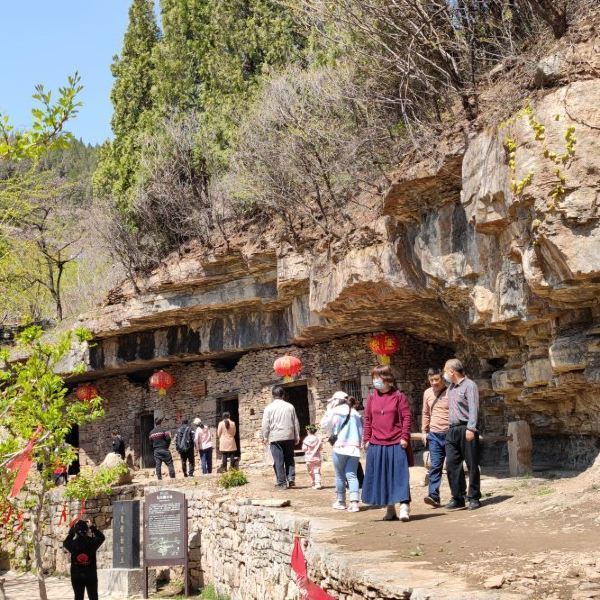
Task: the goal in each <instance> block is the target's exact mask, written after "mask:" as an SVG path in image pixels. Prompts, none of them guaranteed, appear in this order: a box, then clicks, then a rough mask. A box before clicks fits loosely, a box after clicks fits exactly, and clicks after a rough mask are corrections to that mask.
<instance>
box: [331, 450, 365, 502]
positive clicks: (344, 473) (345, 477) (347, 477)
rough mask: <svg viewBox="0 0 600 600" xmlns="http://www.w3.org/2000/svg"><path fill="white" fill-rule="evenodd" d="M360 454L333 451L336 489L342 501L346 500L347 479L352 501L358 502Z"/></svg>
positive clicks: (338, 497)
mask: <svg viewBox="0 0 600 600" xmlns="http://www.w3.org/2000/svg"><path fill="white" fill-rule="evenodd" d="M358 460H359V458H358V456H347V455H346V454H338V453H337V452H336V451H335V450H334V451H333V468H334V469H335V491H336V493H337V499H338V500H339V501H340V502H345V501H346V481H347V482H348V490H349V491H350V502H358V477H357V476H356V471H357V469H358Z"/></svg>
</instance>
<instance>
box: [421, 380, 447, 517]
mask: <svg viewBox="0 0 600 600" xmlns="http://www.w3.org/2000/svg"><path fill="white" fill-rule="evenodd" d="M427 379H428V380H429V385H430V387H429V388H427V389H426V390H425V393H424V394H423V411H422V415H421V431H422V434H423V444H424V445H425V446H429V460H430V463H431V466H430V468H429V490H428V493H427V496H425V498H424V501H425V504H429V506H433V507H435V508H438V507H439V506H440V483H441V482H442V470H443V468H444V459H445V458H446V434H447V433H448V397H447V395H446V393H447V390H446V385H445V383H444V379H443V377H442V370H441V369H429V370H428V371H427Z"/></svg>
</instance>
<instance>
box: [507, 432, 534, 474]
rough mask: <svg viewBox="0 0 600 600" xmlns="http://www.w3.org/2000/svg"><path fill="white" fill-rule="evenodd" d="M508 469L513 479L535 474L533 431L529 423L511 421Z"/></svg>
mask: <svg viewBox="0 0 600 600" xmlns="http://www.w3.org/2000/svg"><path fill="white" fill-rule="evenodd" d="M508 436H509V438H510V439H509V440H508V468H509V472H510V474H511V476H512V477H519V476H521V475H530V474H531V473H532V472H533V463H532V458H531V454H532V450H533V443H532V441H531V429H530V428H529V423H527V421H511V422H510V423H509V424H508Z"/></svg>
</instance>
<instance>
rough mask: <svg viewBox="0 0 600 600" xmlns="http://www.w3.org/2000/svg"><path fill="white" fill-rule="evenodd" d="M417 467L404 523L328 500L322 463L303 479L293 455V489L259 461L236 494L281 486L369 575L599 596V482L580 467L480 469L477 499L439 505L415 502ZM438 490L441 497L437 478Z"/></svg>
mask: <svg viewBox="0 0 600 600" xmlns="http://www.w3.org/2000/svg"><path fill="white" fill-rule="evenodd" d="M424 473H425V472H424V470H423V469H421V468H418V467H415V468H413V469H411V491H412V496H413V502H412V507H411V511H412V515H411V520H410V522H409V523H401V522H391V523H389V522H383V521H382V520H381V518H382V516H383V511H382V510H381V509H371V508H369V507H362V509H361V512H359V513H355V514H351V513H344V512H342V513H341V514H340V511H334V510H333V509H331V508H330V505H331V502H332V501H333V498H334V494H335V490H334V486H333V479H334V478H333V473H332V470H331V466H330V465H329V464H326V465H325V467H324V481H325V488H324V489H323V490H318V491H317V490H312V489H311V488H310V487H309V480H308V476H307V475H306V473H305V472H304V469H303V466H302V465H299V468H298V481H297V483H298V487H297V488H296V489H293V490H288V491H287V492H274V491H273V489H272V485H273V481H272V471H270V470H262V471H252V472H251V485H249V486H246V487H244V488H240V489H239V490H236V491H235V494H236V495H243V496H248V497H253V498H255V497H259V496H260V495H261V494H262V495H263V496H267V497H273V496H274V495H275V496H276V495H277V494H283V495H284V496H285V498H286V499H290V501H291V503H292V505H291V510H293V511H295V512H298V513H301V514H302V515H307V516H309V517H310V518H311V527H312V530H313V533H314V534H315V536H314V537H315V538H316V539H317V540H318V541H319V542H324V543H327V544H330V545H333V546H335V551H336V553H339V554H340V555H344V556H345V557H346V558H347V559H348V560H349V561H350V562H352V561H354V564H356V565H357V567H359V568H362V569H363V570H367V571H369V573H370V574H371V575H372V576H376V577H384V578H387V579H388V580H390V581H391V580H393V579H395V580H398V581H399V580H406V578H407V577H410V578H411V579H412V582H414V586H415V587H419V586H421V585H422V586H424V587H428V588H431V587H434V588H436V589H438V590H439V595H437V596H435V597H439V598H451V597H456V598H466V597H467V593H468V596H469V597H484V596H478V595H477V593H476V592H477V591H481V592H483V591H484V590H486V588H487V589H492V588H491V586H492V585H494V586H495V587H494V588H493V589H498V590H499V591H497V592H494V596H490V595H489V594H490V592H488V593H487V594H486V595H485V597H505V596H506V597H518V598H532V599H538V598H539V599H559V598H560V599H570V598H594V597H598V598H600V482H596V481H597V480H596V479H591V478H590V475H589V474H583V475H581V474H579V475H578V476H576V477H574V476H573V475H574V474H568V473H551V472H548V473H543V474H540V475H538V476H536V477H532V478H509V477H502V476H493V475H484V476H483V478H482V492H483V494H484V499H483V506H482V508H481V509H479V510H476V511H468V510H459V511H446V510H445V509H432V508H430V507H428V506H427V505H425V504H424V503H423V501H422V498H423V496H424V495H425V492H426V488H424V487H423V486H422V482H423V479H424ZM569 475H571V476H569ZM442 497H443V498H448V497H449V492H448V489H447V487H446V484H444V486H443V487H442ZM431 597H434V596H431Z"/></svg>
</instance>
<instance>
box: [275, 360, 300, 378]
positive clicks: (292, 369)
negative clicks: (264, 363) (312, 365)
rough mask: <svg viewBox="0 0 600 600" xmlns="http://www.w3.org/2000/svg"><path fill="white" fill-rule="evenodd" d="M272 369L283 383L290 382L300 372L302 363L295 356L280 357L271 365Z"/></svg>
mask: <svg viewBox="0 0 600 600" xmlns="http://www.w3.org/2000/svg"><path fill="white" fill-rule="evenodd" d="M273 369H274V371H275V373H277V375H279V377H283V380H284V381H286V382H290V381H293V379H294V375H298V373H300V371H301V370H302V361H301V360H300V359H299V358H296V357H295V356H282V357H281V358H278V359H277V360H276V361H275V362H274V363H273Z"/></svg>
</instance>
